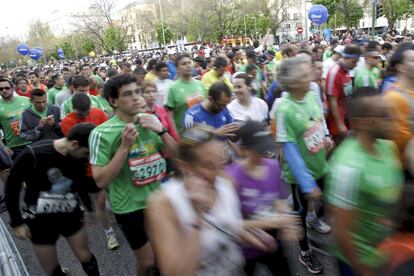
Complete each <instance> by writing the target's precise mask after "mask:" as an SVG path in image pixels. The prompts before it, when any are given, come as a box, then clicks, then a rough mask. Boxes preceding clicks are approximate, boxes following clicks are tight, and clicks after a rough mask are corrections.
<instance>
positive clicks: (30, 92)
mask: <svg viewBox="0 0 414 276" xmlns="http://www.w3.org/2000/svg"><path fill="white" fill-rule="evenodd" d="M16 93H17V95H19V96H23V97H28V98H30V94H32V91H31V90H30V89H28V90H27V92H26V93H23V92H22V91H21V90H20V89H19V88H18V87H16Z"/></svg>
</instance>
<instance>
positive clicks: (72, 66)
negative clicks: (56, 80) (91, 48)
mask: <svg viewBox="0 0 414 276" xmlns="http://www.w3.org/2000/svg"><path fill="white" fill-rule="evenodd" d="M69 70H70V72H71V73H72V74H75V73H76V66H75V64H72V65H71V66H69Z"/></svg>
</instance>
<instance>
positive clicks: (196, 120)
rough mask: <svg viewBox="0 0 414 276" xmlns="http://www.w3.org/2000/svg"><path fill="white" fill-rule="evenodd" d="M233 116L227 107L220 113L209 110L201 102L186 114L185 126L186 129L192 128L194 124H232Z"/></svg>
mask: <svg viewBox="0 0 414 276" xmlns="http://www.w3.org/2000/svg"><path fill="white" fill-rule="evenodd" d="M232 122H233V118H232V117H231V115H230V112H229V110H228V109H227V107H226V108H225V109H224V110H223V111H221V112H220V113H218V114H213V113H210V112H208V111H207V110H206V109H205V108H204V107H203V105H202V104H201V103H199V104H197V105H195V106H193V107H192V108H190V109H189V110H187V112H186V113H185V116H184V126H185V128H186V129H188V128H191V127H192V126H193V125H194V124H206V125H209V126H212V127H214V128H219V127H221V126H224V125H227V124H230V123H232Z"/></svg>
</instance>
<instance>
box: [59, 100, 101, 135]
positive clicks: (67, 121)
mask: <svg viewBox="0 0 414 276" xmlns="http://www.w3.org/2000/svg"><path fill="white" fill-rule="evenodd" d="M107 120H108V117H107V116H106V114H105V112H103V111H102V110H100V109H97V108H93V107H92V108H91V111H90V112H89V115H88V116H86V117H85V118H80V117H79V116H78V115H77V114H76V112H71V113H69V114H68V116H66V117H65V118H64V119H63V120H62V121H61V122H60V127H61V129H62V132H63V134H64V135H65V136H66V135H67V134H68V132H69V130H70V129H71V128H72V127H74V126H75V125H77V124H79V123H92V124H94V125H97V126H98V125H100V124H102V123H104V122H106V121H107Z"/></svg>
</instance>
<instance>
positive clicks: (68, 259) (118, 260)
mask: <svg viewBox="0 0 414 276" xmlns="http://www.w3.org/2000/svg"><path fill="white" fill-rule="evenodd" d="M0 218H1V219H3V221H4V222H5V223H6V224H8V221H9V218H8V215H7V213H3V214H1V215H0ZM113 228H114V230H115V233H116V235H117V237H118V240H119V242H120V244H121V247H120V248H118V249H117V250H115V251H109V250H107V249H106V242H105V234H104V231H103V228H102V227H101V226H100V225H92V226H87V231H88V238H89V244H90V248H91V250H92V252H93V253H94V254H95V256H96V258H97V260H98V264H99V269H100V271H101V275H107V276H109V275H111V276H118V275H119V276H123V275H134V273H135V265H136V263H135V258H134V255H133V253H132V251H131V250H130V248H129V246H128V244H127V242H126V240H125V238H124V237H123V235H122V233H121V231H120V229H119V228H118V227H117V226H116V224H114V225H113ZM9 230H11V229H10V227H9ZM317 237H319V238H321V239H322V240H324V241H326V242H329V237H328V236H322V235H317ZM14 241H15V243H16V246H17V248H18V249H19V251H20V254H21V256H22V259H23V261H24V263H25V264H26V267H27V270H28V271H29V274H30V275H33V276H43V275H45V274H44V273H43V272H42V269H41V268H40V265H39V263H38V261H37V259H36V256H35V255H34V252H33V249H32V246H31V244H30V242H29V241H21V240H18V239H16V238H14ZM57 245H58V256H59V261H60V263H61V265H62V267H67V268H69V269H70V271H71V275H72V276H78V275H79V276H81V275H82V276H83V275H86V274H84V272H83V270H82V267H81V265H80V263H79V262H78V261H77V259H76V257H75V256H74V255H73V253H72V251H71V250H70V247H69V245H68V244H67V242H66V241H65V240H64V239H62V238H61V239H59V241H58V243H57ZM285 250H286V254H287V257H288V260H289V264H290V267H291V269H292V272H293V275H297V276H305V275H312V274H310V273H308V272H307V270H306V269H305V268H304V267H303V265H301V264H300V263H299V261H298V256H299V247H298V245H297V243H292V242H290V243H287V244H286V245H285ZM315 254H316V255H317V256H318V257H319V260H320V261H321V262H322V263H323V265H324V267H325V272H324V273H323V274H321V275H327V276H336V275H339V274H338V272H337V268H336V265H335V261H334V259H333V258H332V257H328V256H324V255H321V254H319V253H317V252H316V253H315ZM256 274H257V275H259V276H265V275H269V274H268V273H267V272H266V271H265V269H263V268H260V269H258V271H257V273H256Z"/></svg>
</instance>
